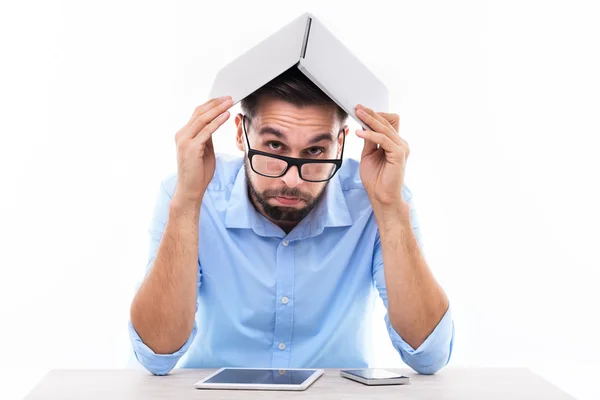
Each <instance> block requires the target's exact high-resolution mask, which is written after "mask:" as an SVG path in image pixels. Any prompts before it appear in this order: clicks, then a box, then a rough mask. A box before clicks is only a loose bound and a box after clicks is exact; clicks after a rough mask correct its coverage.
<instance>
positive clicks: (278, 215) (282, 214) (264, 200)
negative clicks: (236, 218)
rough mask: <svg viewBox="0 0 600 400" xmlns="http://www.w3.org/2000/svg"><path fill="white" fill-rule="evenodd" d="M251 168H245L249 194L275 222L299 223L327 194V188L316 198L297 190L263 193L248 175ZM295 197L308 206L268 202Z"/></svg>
mask: <svg viewBox="0 0 600 400" xmlns="http://www.w3.org/2000/svg"><path fill="white" fill-rule="evenodd" d="M249 168H250V166H249V165H247V163H246V166H245V168H244V170H245V173H246V186H248V193H249V194H250V196H251V197H252V198H253V199H254V201H256V203H257V204H259V205H260V206H261V208H262V209H263V211H264V213H265V214H266V216H267V217H269V218H270V219H271V220H273V221H287V222H299V221H301V220H302V219H303V218H304V217H306V216H307V215H308V213H310V211H311V210H312V209H313V208H314V207H315V205H317V203H318V202H319V200H320V199H321V197H323V194H324V193H325V187H323V189H322V190H321V192H319V194H318V195H317V196H316V197H314V196H312V195H311V194H309V193H306V192H302V191H300V190H299V189H296V188H289V187H282V188H279V189H267V190H265V191H264V192H262V193H259V192H258V190H256V188H255V187H254V185H253V184H252V181H251V180H250V175H249V173H248V170H249ZM278 196H281V197H295V198H298V199H302V200H304V202H305V203H306V206H304V207H302V208H294V207H285V206H273V205H271V204H269V203H268V200H269V199H270V198H273V197H278Z"/></svg>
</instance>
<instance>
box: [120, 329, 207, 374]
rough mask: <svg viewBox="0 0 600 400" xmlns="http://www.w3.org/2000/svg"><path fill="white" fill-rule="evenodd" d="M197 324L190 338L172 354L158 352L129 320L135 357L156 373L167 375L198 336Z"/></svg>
mask: <svg viewBox="0 0 600 400" xmlns="http://www.w3.org/2000/svg"><path fill="white" fill-rule="evenodd" d="M197 328H198V327H197V325H196V322H195V321H194V328H193V329H192V333H191V334H190V337H189V338H188V340H187V341H186V342H185V343H184V344H183V346H181V348H180V349H179V350H177V351H176V352H175V353H171V354H156V353H155V352H154V351H153V350H152V349H151V348H150V347H148V346H146V344H145V343H144V342H143V341H142V339H141V338H140V336H139V335H138V333H137V332H136V330H135V328H134V327H133V324H132V323H131V321H129V337H130V339H131V344H132V346H133V352H134V354H135V358H136V359H137V360H138V362H139V363H140V364H142V365H143V366H144V368H146V369H147V370H148V371H150V372H151V373H152V374H154V375H166V374H168V373H169V372H170V371H171V370H172V369H173V368H174V367H175V365H176V364H177V361H179V359H180V358H181V357H182V356H183V355H184V354H185V352H186V351H187V350H188V348H189V347H190V345H191V344H192V341H193V340H194V337H195V336H196V331H197Z"/></svg>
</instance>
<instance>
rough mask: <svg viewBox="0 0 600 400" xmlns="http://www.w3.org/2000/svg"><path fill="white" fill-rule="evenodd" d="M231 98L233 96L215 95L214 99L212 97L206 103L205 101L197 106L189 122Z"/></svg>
mask: <svg viewBox="0 0 600 400" xmlns="http://www.w3.org/2000/svg"><path fill="white" fill-rule="evenodd" d="M229 98H231V96H223V97H215V98H213V99H210V100H209V101H207V102H206V103H204V104H202V105H200V106H198V107H196V108H195V109H194V112H193V113H192V116H191V117H190V120H189V122H188V124H191V123H192V122H194V120H195V119H196V118H197V117H198V116H199V115H202V114H204V113H205V112H207V111H208V110H210V109H211V108H214V107H216V106H217V105H219V104H221V103H222V102H224V101H225V100H227V99H229Z"/></svg>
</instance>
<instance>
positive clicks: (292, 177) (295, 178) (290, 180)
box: [281, 165, 302, 188]
mask: <svg viewBox="0 0 600 400" xmlns="http://www.w3.org/2000/svg"><path fill="white" fill-rule="evenodd" d="M281 180H283V181H284V182H285V184H286V185H287V187H289V188H295V187H296V186H298V185H299V184H300V183H302V179H301V178H300V174H299V173H298V167H297V166H295V165H294V166H293V167H291V168H290V169H288V171H287V172H286V173H285V175H284V176H282V177H281Z"/></svg>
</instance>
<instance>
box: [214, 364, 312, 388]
mask: <svg viewBox="0 0 600 400" xmlns="http://www.w3.org/2000/svg"><path fill="white" fill-rule="evenodd" d="M315 371H316V370H314V369H307V370H286V369H275V370H273V369H236V368H231V369H229V368H226V369H224V370H223V371H221V372H219V373H218V374H216V375H215V376H213V377H212V378H210V379H208V380H207V381H205V383H246V384H248V383H249V384H268V385H300V384H302V383H303V382H304V381H305V380H307V379H308V378H310V376H311V375H312V374H314V373H315Z"/></svg>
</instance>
